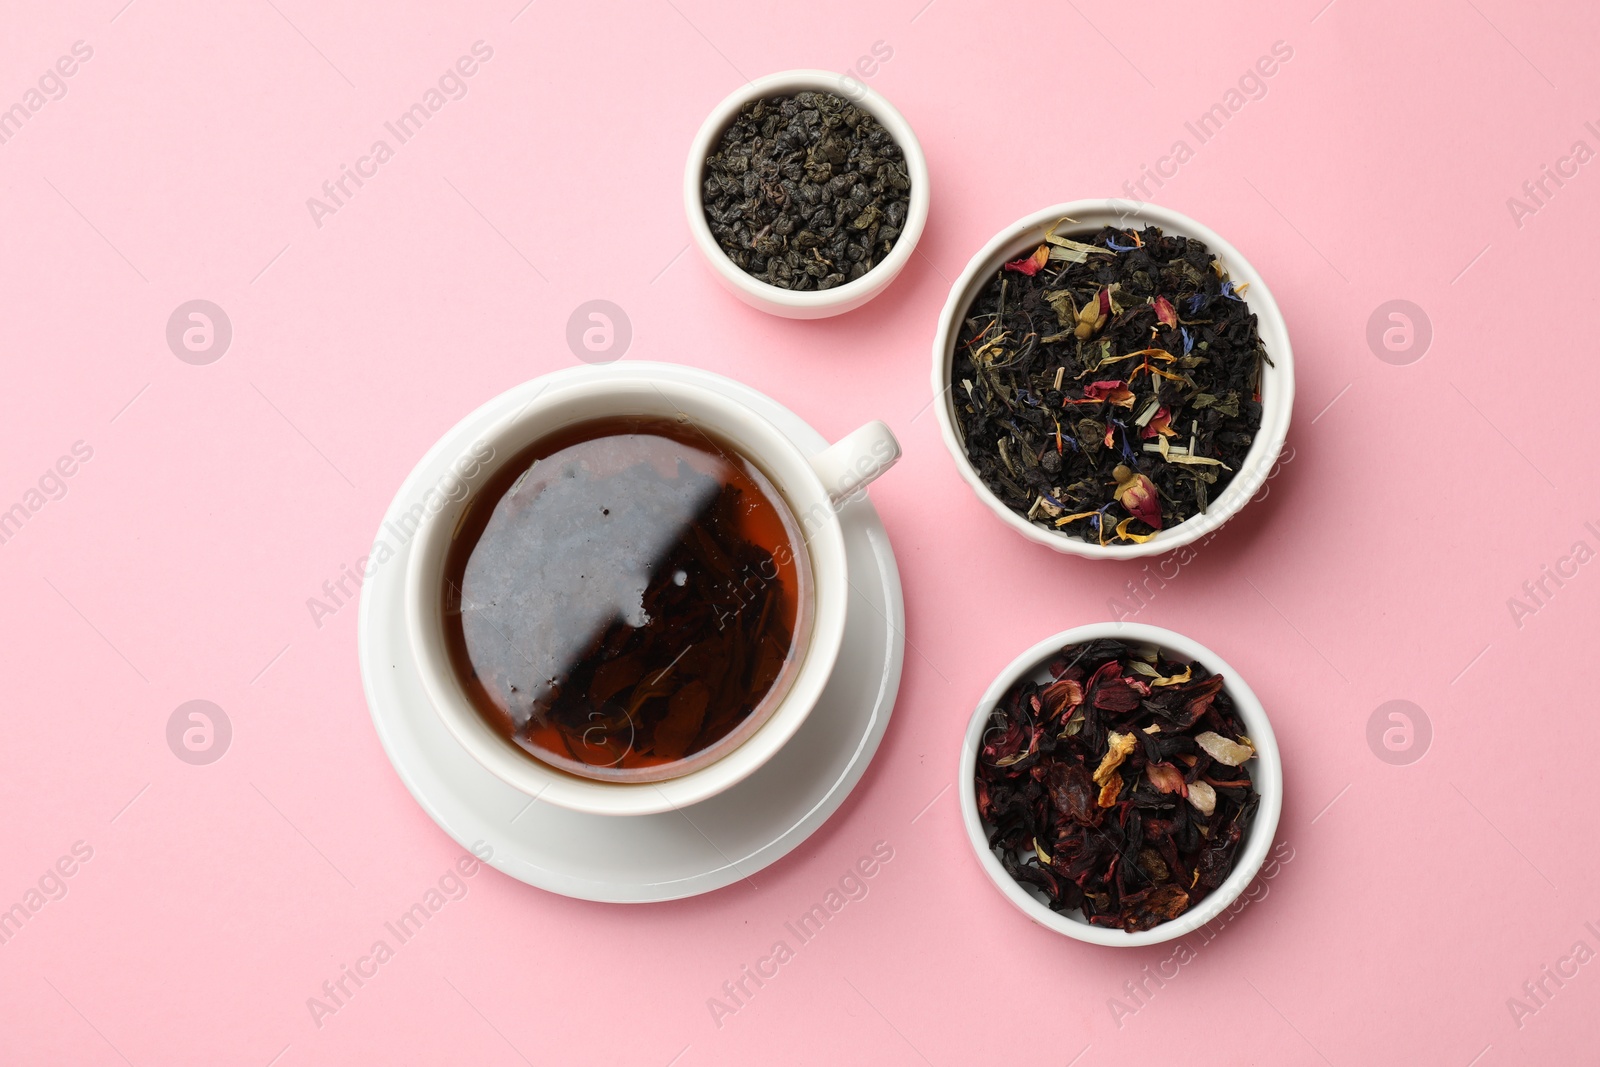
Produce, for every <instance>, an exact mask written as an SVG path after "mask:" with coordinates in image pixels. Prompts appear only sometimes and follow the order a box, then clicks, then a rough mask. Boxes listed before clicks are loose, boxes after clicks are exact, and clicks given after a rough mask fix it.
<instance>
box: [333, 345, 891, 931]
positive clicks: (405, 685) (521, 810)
mask: <svg viewBox="0 0 1600 1067" xmlns="http://www.w3.org/2000/svg"><path fill="white" fill-rule="evenodd" d="M634 365H637V364H634ZM656 368H657V369H660V370H662V371H664V372H666V373H671V374H674V375H681V376H682V377H683V379H684V380H685V381H687V382H692V383H695V384H698V385H701V386H705V387H707V388H711V389H715V390H717V391H719V392H722V393H724V394H726V395H728V396H732V397H735V398H737V399H739V400H741V401H743V402H744V403H746V404H748V405H750V407H752V408H753V409H755V410H756V411H757V412H759V413H760V414H762V415H764V416H765V417H766V418H767V419H769V420H771V422H772V423H773V424H774V425H776V426H777V427H778V428H779V429H781V430H782V431H783V432H784V433H786V434H788V435H789V437H790V438H791V439H792V440H794V442H795V443H796V444H798V445H799V446H800V447H801V448H802V449H804V450H805V451H806V452H808V453H816V452H820V451H822V450H823V449H824V448H825V447H827V444H828V442H827V441H826V440H825V439H824V438H823V437H822V435H821V434H819V433H817V431H816V430H813V429H812V428H811V427H810V426H809V425H807V424H806V422H805V421H803V420H802V419H801V418H800V417H799V416H797V415H795V414H794V413H793V412H791V411H790V410H789V409H787V408H785V407H783V406H782V405H781V404H779V403H777V402H776V401H774V400H772V399H771V398H769V397H766V396H764V395H762V394H761V393H758V392H756V391H755V390H753V389H750V388H748V387H747V386H743V385H740V384H739V383H737V382H734V381H731V380H729V379H727V378H723V377H721V376H719V375H715V374H711V373H709V372H706V371H701V370H695V369H693V368H690V367H679V366H673V365H667V364H658V365H656ZM606 373H607V369H606V368H604V367H587V366H586V367H574V368H571V369H569V370H564V371H558V372H557V373H555V374H550V375H546V376H544V377H543V378H536V379H534V380H533V381H531V382H525V383H524V384H522V385H519V386H517V387H516V388H515V389H512V390H510V391H509V392H506V393H503V394H501V395H500V396H498V397H496V398H495V399H493V400H491V401H489V402H488V403H487V404H485V405H483V406H482V407H480V408H479V409H478V410H477V411H474V412H473V413H472V414H471V415H469V416H467V417H466V418H465V419H463V420H462V421H461V422H460V423H459V424H457V425H456V426H455V428H454V429H452V430H450V432H449V433H447V434H445V435H444V437H443V438H442V439H441V440H440V441H439V442H438V443H437V444H435V445H434V446H433V447H432V448H431V449H429V450H428V454H427V455H426V456H424V457H423V459H422V461H421V462H420V463H418V464H417V466H416V468H415V469H414V470H413V471H412V472H411V474H410V475H409V476H408V477H407V478H406V480H405V482H404V483H403V484H402V485H401V486H400V491H399V493H397V494H396V495H395V499H394V502H393V503H392V504H391V505H390V506H389V511H388V514H386V515H385V516H384V525H383V526H381V527H379V530H378V538H379V540H381V541H383V542H385V543H387V544H388V545H389V547H390V548H391V549H393V550H395V553H396V554H395V555H393V556H392V557H388V558H386V559H385V560H384V562H383V563H382V564H381V565H378V566H377V569H376V571H375V573H373V575H372V576H371V577H369V578H368V579H367V580H366V581H365V583H364V584H363V586H362V590H361V617H360V626H359V629H358V638H357V641H358V645H359V654H360V658H361V679H362V683H363V685H364V686H365V688H366V694H367V706H368V707H369V708H370V709H371V711H372V721H373V723H374V725H376V726H377V728H378V738H379V740H381V741H382V742H383V747H384V751H386V752H387V753H388V754H389V760H390V762H391V763H393V764H394V767H395V770H396V771H398V772H399V774H400V779H401V781H403V782H404V783H405V785H406V788H407V789H409V790H411V795H412V796H414V797H415V798H416V799H417V803H419V804H421V805H422V809H423V810H424V811H426V812H427V813H428V814H429V815H430V816H431V817H432V818H433V821H434V822H436V823H438V824H439V826H440V827H441V828H442V829H443V830H444V831H445V833H447V834H449V835H450V836H451V837H453V838H455V840H456V841H457V842H459V843H460V844H461V845H462V846H463V847H465V848H468V849H473V850H475V851H477V852H478V853H479V854H480V855H484V854H485V853H486V852H487V853H488V855H487V856H486V857H485V858H486V860H487V862H488V863H489V864H490V865H491V866H493V867H495V868H497V869H499V870H501V871H503V872H505V873H506V874H509V875H510V876H511V877H513V878H516V879H519V880H520V881H523V882H527V883H528V884H529V885H534V886H538V887H539V888H541V889H548V890H549V891H551V892H552V893H561V894H563V895H565V896H569V897H579V898H582V899H585V900H601V901H618V902H645V901H655V900H675V899H677V898H679V897H689V896H694V895H696V894H699V893H708V892H710V891H711V890H713V889H720V888H722V887H723V886H725V885H729V884H731V883H733V882H737V881H739V880H740V879H741V878H748V877H749V876H750V875H752V874H754V873H755V872H756V871H759V870H761V869H762V868H763V867H766V866H768V865H769V864H771V863H774V862H776V861H777V860H778V859H779V858H780V857H782V856H784V855H785V854H787V853H788V852H789V851H790V850H791V849H793V848H794V847H795V846H797V845H799V844H800V842H802V841H804V840H805V839H806V838H807V837H809V836H811V834H812V833H813V832H814V831H815V830H816V829H817V828H818V827H819V826H821V825H822V824H823V823H824V822H825V821H827V818H828V816H830V815H832V814H833V813H834V811H835V810H837V809H838V807H839V805H840V804H842V803H844V799H845V797H847V796H849V795H850V790H851V789H853V788H855V784H856V782H858V781H859V780H860V779H861V775H862V774H863V773H864V772H865V771H866V769H867V764H868V763H869V762H870V761H871V760H872V755H873V753H874V752H876V751H877V749H878V742H879V741H881V740H882V739H883V733H884V730H885V729H887V728H888V725H889V715H890V713H891V712H892V711H893V709H894V699H895V694H896V692H897V691H898V690H899V688H900V667H901V663H902V661H903V659H904V657H905V645H904V632H905V602H904V600H903V599H902V596H901V592H900V572H899V568H897V567H896V566H895V561H894V552H893V551H892V550H891V549H890V547H889V537H888V534H887V533H886V532H885V530H884V528H883V522H882V520H880V519H879V518H878V512H877V510H876V509H875V508H874V507H873V506H872V502H871V501H870V500H868V499H866V498H865V497H863V498H862V499H860V500H857V501H855V502H853V503H851V504H848V505H846V506H845V507H844V508H843V509H842V510H841V511H840V513H839V518H840V520H841V522H842V524H843V527H844V537H845V546H846V550H847V552H848V554H849V558H850V585H851V589H852V592H851V597H850V612H849V621H848V622H847V624H846V631H845V639H844V647H843V649H842V650H841V651H840V653H839V662H838V666H837V667H836V668H835V671H834V675H833V678H832V679H831V680H830V681H829V683H828V687H827V689H825V690H824V691H823V695H822V699H821V701H820V702H819V703H818V704H817V707H816V710H814V711H813V712H812V713H811V716H810V717H809V718H808V719H807V720H806V722H805V724H804V725H803V726H801V728H800V731H799V732H798V733H797V734H795V736H794V738H793V739H792V740H791V741H790V742H789V743H788V744H787V745H785V746H784V748H783V749H782V751H780V752H779V753H778V754H777V755H776V756H774V757H773V758H772V760H771V761H770V762H768V763H767V765H766V766H764V767H762V768H761V769H760V770H759V771H757V772H756V773H755V774H753V775H751V776H750V777H749V778H747V779H745V780H744V781H743V782H741V783H740V784H739V785H737V786H735V787H733V788H732V789H730V790H728V791H727V792H726V793H722V794H720V795H718V796H715V797H712V798H711V799H710V800H707V801H704V802H703V803H700V804H696V805H694V806H692V807H688V808H684V809H682V810H681V811H673V812H666V813H663V814H660V815H640V816H633V817H626V818H624V817H608V816H603V815H586V814H582V813H579V812H575V811H568V810H566V809H565V808H558V807H555V806H554V805H551V804H543V803H540V802H539V801H537V800H531V799H530V798H529V797H528V796H527V795H526V794H524V793H521V792H519V791H518V790H516V789H513V788H512V787H511V786H509V785H507V784H505V783H504V782H502V781H501V780H500V779H499V778H496V777H495V776H494V775H492V774H490V773H489V772H488V771H487V770H485V769H484V768H483V767H482V766H481V765H480V764H478V763H477V762H476V761H474V760H473V759H472V758H471V757H470V756H468V755H467V753H466V752H465V751H464V750H463V749H462V748H461V747H460V746H459V745H458V744H456V741H455V739H454V738H453V737H452V736H451V735H450V732H449V731H448V730H447V729H446V728H445V726H444V724H443V723H441V722H440V721H439V719H438V718H437V717H436V716H435V714H434V713H433V710H432V709H431V708H430V707H429V705H428V703H427V700H426V698H425V697H424V695H423V693H422V688H421V683H420V682H419V681H418V679H417V676H416V673H415V671H414V669H413V667H412V666H411V664H410V662H409V659H408V652H407V647H406V639H405V624H404V619H403V612H402V609H401V595H400V594H401V586H402V584H403V583H404V581H405V572H406V558H407V556H408V554H409V545H406V544H402V543H401V540H400V538H401V534H400V532H399V531H401V530H402V529H403V527H402V526H401V524H400V516H401V515H402V514H404V513H405V512H406V510H407V509H408V508H410V507H411V506H412V505H413V504H415V503H417V502H419V501H420V500H421V498H422V496H423V494H424V493H425V492H427V491H428V490H429V489H430V488H431V487H433V486H435V485H437V484H438V483H439V481H440V479H441V478H443V477H444V476H445V475H446V472H447V471H448V470H449V464H450V460H451V459H452V458H454V457H455V456H457V455H459V454H460V453H461V452H462V451H464V450H465V449H466V447H467V446H468V445H469V444H470V443H471V442H472V441H473V440H474V439H475V438H476V437H477V436H478V435H479V434H480V433H481V432H482V431H483V430H485V429H487V428H488V427H489V426H490V425H491V424H492V423H494V422H495V421H496V420H498V419H500V418H502V417H504V416H506V415H508V414H509V413H511V412H513V411H515V410H516V409H517V408H518V407H520V406H521V405H523V404H525V403H527V401H528V400H529V399H530V398H531V397H532V396H533V395H534V394H536V393H538V392H541V391H543V390H545V389H548V388H554V387H556V386H562V385H569V384H573V383H577V382H582V381H585V380H587V379H589V378H592V377H596V376H600V375H604V374H606ZM484 845H488V846H489V849H492V852H489V849H485V848H484Z"/></svg>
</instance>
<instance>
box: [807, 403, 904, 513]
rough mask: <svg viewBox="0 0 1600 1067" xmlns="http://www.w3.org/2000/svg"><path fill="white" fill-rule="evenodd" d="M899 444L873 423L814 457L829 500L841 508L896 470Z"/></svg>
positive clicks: (892, 436) (814, 465) (813, 461)
mask: <svg viewBox="0 0 1600 1067" xmlns="http://www.w3.org/2000/svg"><path fill="white" fill-rule="evenodd" d="M899 458H900V442H899V441H897V440H895V436H894V432H893V431H891V430H890V429H889V427H888V426H887V425H885V424H884V423H883V422H881V421H879V420H877V419H874V420H873V421H871V422H869V423H867V424H866V425H865V426H863V427H861V428H860V429H858V430H855V431H853V432H851V433H849V434H846V435H845V436H844V437H841V438H840V439H839V440H838V441H836V442H835V443H834V444H832V445H831V446H829V447H828V448H827V449H825V450H823V451H822V452H819V453H818V454H817V455H815V456H812V457H811V467H812V469H813V470H815V471H816V472H817V477H819V478H821V479H822V487H823V488H824V489H826V490H827V491H828V496H829V498H830V499H831V500H832V501H833V502H834V503H835V504H840V503H843V502H844V501H845V500H847V499H849V498H850V496H851V495H852V494H854V493H855V492H856V491H857V490H858V489H860V488H861V487H862V486H864V485H866V484H867V483H868V482H870V481H872V480H873V479H874V478H876V477H877V476H878V475H880V474H882V473H883V472H884V471H886V470H888V469H889V468H890V467H892V466H894V464H895V461H896V460H898V459H899Z"/></svg>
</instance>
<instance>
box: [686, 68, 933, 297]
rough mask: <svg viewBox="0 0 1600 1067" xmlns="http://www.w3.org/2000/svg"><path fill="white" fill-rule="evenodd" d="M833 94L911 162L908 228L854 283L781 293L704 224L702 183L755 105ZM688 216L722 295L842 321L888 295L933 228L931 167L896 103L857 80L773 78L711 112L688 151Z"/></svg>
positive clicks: (798, 75)
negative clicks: (730, 132)
mask: <svg viewBox="0 0 1600 1067" xmlns="http://www.w3.org/2000/svg"><path fill="white" fill-rule="evenodd" d="M806 91H811V92H819V93H831V94H833V95H834V96H842V97H844V98H845V99H846V100H849V101H850V102H851V103H853V104H855V105H856V106H857V107H860V108H862V109H863V110H865V111H868V112H871V114H872V117H873V118H875V119H877V120H878V122H879V123H881V124H882V126H883V128H884V129H886V130H888V131H889V133H890V135H891V136H893V137H894V140H895V143H896V144H898V145H899V146H900V151H901V152H902V153H903V154H904V155H905V158H906V172H907V174H908V175H909V176H910V178H911V202H910V203H909V204H908V205H907V210H906V224H905V227H904V228H903V229H902V230H901V231H900V236H899V238H898V239H897V240H896V241H895V243H894V247H893V248H892V249H890V250H889V254H888V255H887V256H885V257H884V258H883V261H882V262H880V263H878V264H877V265H876V266H874V267H873V268H872V269H871V270H869V271H867V273H865V274H863V275H862V276H861V277H859V278H857V279H856V280H855V281H853V282H846V283H845V284H843V285H840V286H835V287H834V288H832V289H821V290H814V291H810V292H796V291H794V290H792V289H780V288H779V287H778V286H776V285H770V284H768V283H767V282H763V281H760V280H758V279H756V278H754V277H752V276H751V275H749V274H746V273H745V272H744V271H743V270H742V269H741V268H740V267H738V266H737V265H736V264H735V263H734V262H733V261H732V260H731V259H729V258H728V257H727V255H726V254H725V253H724V252H723V251H722V247H721V246H720V245H718V244H717V240H716V238H715V237H713V236H711V227H710V226H709V225H708V224H707V223H706V215H705V209H704V207H703V206H702V203H701V199H700V183H701V179H702V177H703V176H704V173H705V164H706V159H707V157H709V156H710V155H711V154H712V153H713V152H714V151H715V150H716V145H717V141H718V139H719V138H721V137H722V134H723V131H724V130H726V129H727V128H728V125H729V124H730V123H731V122H732V121H733V119H734V116H736V115H737V114H738V113H739V109H740V108H741V107H743V106H744V105H745V104H747V103H749V102H751V101H752V100H760V99H762V98H763V97H769V96H789V95H792V94H794V93H799V92H806ZM683 209H684V212H685V213H686V214H687V215H688V217H689V232H690V233H691V234H693V236H694V243H695V246H696V247H697V248H699V249H700V254H701V255H702V256H703V257H704V258H705V261H706V262H707V263H709V264H710V265H711V269H712V270H713V271H714V272H715V273H716V276H717V280H718V281H720V282H721V283H722V285H723V287H724V288H725V289H727V290H728V291H729V292H731V293H733V295H734V296H737V297H738V298H739V299H740V300H743V301H744V302H745V303H746V304H749V305H750V306H751V307H753V308H759V309H760V310H762V311H765V312H768V313H770V314H773V315H780V316H782V317H783V318H787V319H824V318H827V317H829V316H830V315H842V314H844V313H845V312H846V311H851V310H854V309H855V308H858V307H860V306H861V305H862V304H865V303H866V302H867V301H868V300H871V299H872V298H873V297H875V296H877V295H878V294H879V293H881V292H883V290H884V289H886V288H887V287H888V285H889V283H890V282H892V281H894V278H895V275H897V274H899V273H900V269H901V268H902V267H904V266H905V265H906V261H907V260H909V259H910V258H911V253H912V251H913V250H915V249H916V247H917V241H918V240H919V239H920V238H921V237H922V229H923V227H924V226H925V225H927V222H928V160H927V157H925V156H924V155H923V154H922V145H921V144H919V143H918V141H917V135H916V134H915V133H913V132H912V131H911V124H910V123H908V122H907V121H906V120H905V117H904V116H903V115H901V114H900V112H899V111H896V110H895V108H894V105H893V104H890V103H889V101H887V100H885V99H884V98H883V97H882V96H880V95H878V94H877V93H875V92H873V91H872V90H871V89H868V88H867V87H866V86H865V85H863V84H861V83H860V82H859V81H857V80H855V79H854V78H851V77H847V76H846V75H843V74H833V73H829V72H828V71H825V70H787V71H784V72H782V73H780V74H769V75H767V76H766V77H765V78H757V79H756V80H755V81H753V82H751V83H749V84H748V85H745V86H743V87H741V88H739V89H737V90H735V91H734V92H733V93H731V94H729V96H728V97H727V98H726V99H724V100H723V101H722V103H720V104H718V105H717V106H716V107H715V108H713V109H712V111H711V114H710V115H708V116H706V121H705V122H704V123H703V124H701V126H700V132H699V133H697V134H695V138H694V144H693V145H691V146H690V148H689V161H688V165H687V166H686V167H685V168H684V172H683Z"/></svg>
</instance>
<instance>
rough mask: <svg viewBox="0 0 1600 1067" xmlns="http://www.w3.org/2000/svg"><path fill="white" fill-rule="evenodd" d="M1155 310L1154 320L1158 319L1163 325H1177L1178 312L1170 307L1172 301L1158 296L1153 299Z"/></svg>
mask: <svg viewBox="0 0 1600 1067" xmlns="http://www.w3.org/2000/svg"><path fill="white" fill-rule="evenodd" d="M1155 309H1156V318H1158V319H1160V320H1161V322H1162V324H1163V325H1166V326H1176V325H1178V311H1177V309H1176V308H1174V307H1173V306H1172V301H1170V300H1168V299H1167V298H1166V297H1164V296H1158V297H1156V299H1155Z"/></svg>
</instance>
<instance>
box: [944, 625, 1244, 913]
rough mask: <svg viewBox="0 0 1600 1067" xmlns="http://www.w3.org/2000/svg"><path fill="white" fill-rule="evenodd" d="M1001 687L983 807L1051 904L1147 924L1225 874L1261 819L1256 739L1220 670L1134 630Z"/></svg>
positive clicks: (982, 763) (996, 842)
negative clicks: (1036, 676) (1134, 635)
mask: <svg viewBox="0 0 1600 1067" xmlns="http://www.w3.org/2000/svg"><path fill="white" fill-rule="evenodd" d="M1049 668H1050V676H1051V680H1050V681H1049V682H1046V683H1043V684H1040V683H1038V682H1033V681H1027V682H1023V683H1021V684H1019V685H1016V686H1014V687H1013V688H1012V689H1011V690H1010V691H1009V692H1008V693H1006V694H1005V696H1003V697H1001V698H1000V702H999V704H998V705H996V707H995V709H994V711H993V713H992V714H991V716H990V724H989V729H988V731H987V732H986V733H985V734H984V738H983V743H982V747H981V748H980V750H979V752H978V767H977V775H976V786H977V796H978V814H979V816H980V817H981V818H982V819H983V822H984V825H985V827H986V828H987V829H988V833H989V847H990V848H992V849H994V850H995V852H996V854H997V856H998V857H999V859H1000V862H1001V863H1002V864H1003V865H1004V866H1005V869H1006V871H1007V873H1009V874H1010V875H1011V877H1013V878H1015V879H1016V880H1017V881H1018V882H1020V883H1022V884H1024V885H1027V886H1032V887H1034V888H1035V889H1036V890H1038V891H1039V892H1040V893H1042V894H1043V896H1044V897H1045V899H1046V901H1047V902H1048V904H1049V906H1050V909H1051V910H1052V911H1056V912H1063V913H1065V912H1072V911H1076V910H1079V909H1081V910H1082V913H1083V917H1084V918H1085V919H1086V920H1087V921H1088V922H1090V923H1092V924H1094V925H1096V926H1110V927H1116V928H1119V929H1122V930H1127V931H1130V932H1132V931H1136V930H1148V929H1149V928H1150V927H1152V926H1155V925H1156V924H1158V923H1162V922H1166V921H1167V920H1169V919H1175V918H1177V917H1178V916H1179V915H1182V914H1183V913H1184V912H1185V911H1187V910H1189V908H1191V907H1193V906H1194V905H1195V904H1196V903H1198V902H1199V901H1201V900H1204V899H1205V898H1206V896H1207V895H1209V894H1210V893H1211V892H1212V891H1213V890H1215V889H1216V888H1217V887H1218V886H1219V885H1221V884H1222V883H1223V881H1224V880H1225V879H1226V878H1227V877H1228V874H1229V873H1230V872H1231V871H1232V870H1233V867H1234V863H1235V862H1236V860H1237V858H1238V852H1239V847H1240V845H1241V843H1242V842H1243V841H1244V838H1245V835H1246V833H1247V832H1248V831H1249V829H1250V823H1251V820H1252V819H1254V817H1255V812H1256V805H1257V803H1258V800H1259V797H1258V796H1257V794H1256V792H1255V786H1254V784H1253V783H1252V780H1251V777H1250V768H1249V762H1248V761H1249V760H1251V759H1252V758H1253V757H1254V756H1255V748H1254V746H1253V745H1252V744H1251V743H1250V739H1249V738H1248V737H1247V736H1245V732H1244V724H1243V723H1242V722H1241V721H1240V719H1239V716H1238V715H1237V714H1236V713H1235V711H1234V706H1233V700H1232V698H1231V697H1229V695H1228V691H1227V689H1226V688H1224V684H1223V677H1222V675H1220V674H1212V673H1211V672H1210V671H1208V670H1207V669H1206V667H1205V666H1204V665H1203V664H1200V663H1192V662H1188V661H1185V660H1180V659H1175V658H1173V657H1172V656H1170V655H1169V654H1168V653H1166V652H1164V651H1161V650H1158V649H1155V648H1151V647H1149V646H1139V645H1134V644H1130V643H1128V642H1125V641H1114V640H1101V641H1089V642H1086V643H1084V644H1080V645H1068V646H1067V647H1066V648H1063V649H1062V650H1061V653H1060V655H1059V656H1057V657H1056V658H1055V659H1053V660H1052V661H1051V662H1050V665H1049Z"/></svg>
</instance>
